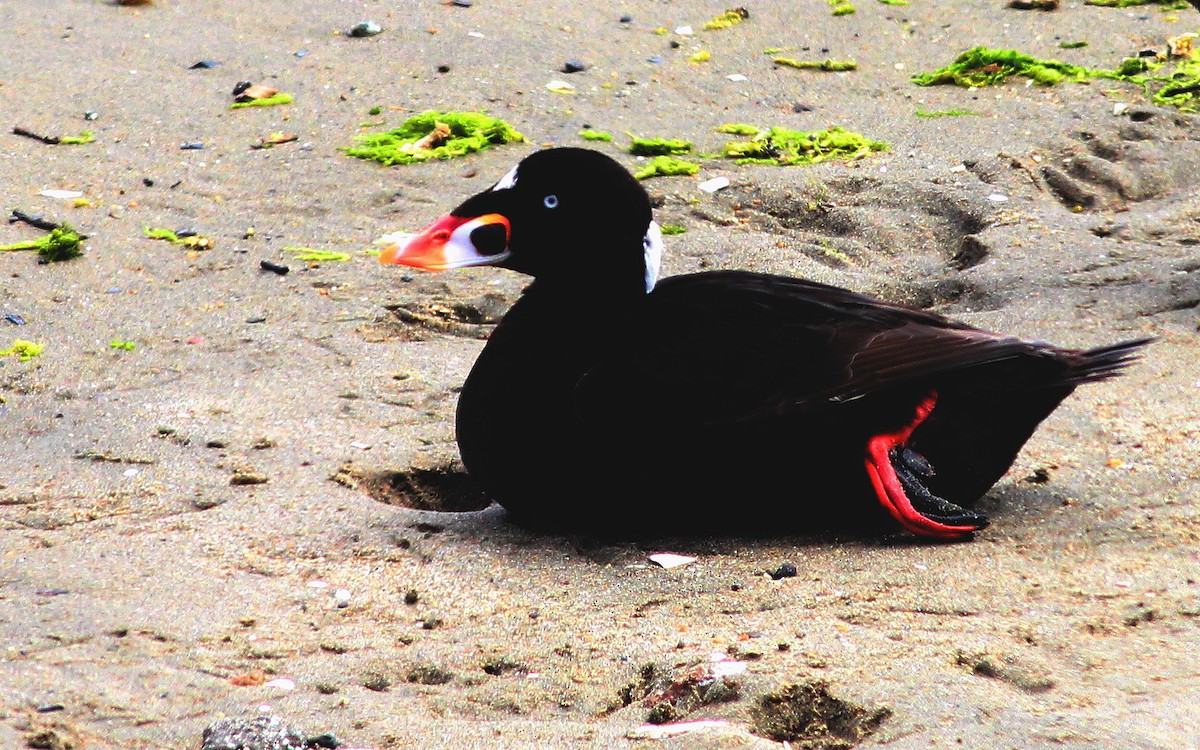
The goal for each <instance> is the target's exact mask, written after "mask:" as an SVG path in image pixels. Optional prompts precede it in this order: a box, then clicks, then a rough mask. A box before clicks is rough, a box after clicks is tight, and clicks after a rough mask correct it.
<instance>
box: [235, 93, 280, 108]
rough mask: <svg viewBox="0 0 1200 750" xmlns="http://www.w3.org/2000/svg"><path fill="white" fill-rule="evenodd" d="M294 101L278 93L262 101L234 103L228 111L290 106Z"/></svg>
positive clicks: (253, 100) (265, 97)
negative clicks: (282, 105)
mask: <svg viewBox="0 0 1200 750" xmlns="http://www.w3.org/2000/svg"><path fill="white" fill-rule="evenodd" d="M293 101H294V99H293V98H292V95H291V94H284V93H283V92H280V93H278V94H275V95H274V96H264V97H263V98H262V99H251V100H250V101H248V102H234V103H233V104H230V105H229V108H230V109H245V108H247V107H277V106H279V105H280V104H291V103H292V102H293Z"/></svg>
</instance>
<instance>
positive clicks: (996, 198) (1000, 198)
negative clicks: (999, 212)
mask: <svg viewBox="0 0 1200 750" xmlns="http://www.w3.org/2000/svg"><path fill="white" fill-rule="evenodd" d="M988 200H990V201H991V202H992V203H1003V202H1005V201H1006V200H1008V196H1007V195H1004V194H1003V193H992V194H991V195H989V196H988Z"/></svg>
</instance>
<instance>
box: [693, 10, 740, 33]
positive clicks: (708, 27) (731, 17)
mask: <svg viewBox="0 0 1200 750" xmlns="http://www.w3.org/2000/svg"><path fill="white" fill-rule="evenodd" d="M749 17H750V11H748V10H746V9H745V8H730V9H729V10H727V11H725V12H724V13H722V14H721V15H719V16H717V17H716V18H714V19H713V20H711V21H709V22H708V23H706V24H704V25H703V26H701V27H700V28H702V29H704V30H705V31H716V30H718V29H728V28H729V27H730V26H737V25H738V24H739V23H741V22H742V21H745V20H746V19H747V18H749Z"/></svg>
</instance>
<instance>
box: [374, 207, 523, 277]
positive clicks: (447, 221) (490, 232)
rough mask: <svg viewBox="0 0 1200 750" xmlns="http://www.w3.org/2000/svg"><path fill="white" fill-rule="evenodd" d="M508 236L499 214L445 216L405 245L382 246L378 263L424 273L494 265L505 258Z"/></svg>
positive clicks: (507, 229)
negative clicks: (410, 268)
mask: <svg viewBox="0 0 1200 750" xmlns="http://www.w3.org/2000/svg"><path fill="white" fill-rule="evenodd" d="M511 233H512V230H511V227H510V225H509V223H508V219H507V218H505V217H504V216H501V215H500V214H484V215H483V216H467V217H463V216H455V215H454V214H447V215H446V216H443V217H442V218H441V219H438V220H437V221H435V222H434V223H432V224H430V225H429V226H428V227H426V228H425V229H424V230H422V232H421V233H420V234H418V235H417V236H416V237H413V238H412V239H410V240H408V241H407V242H404V243H400V242H394V243H390V244H387V245H385V246H384V248H383V250H382V252H380V254H379V262H380V263H384V264H394V265H400V266H411V267H413V268H423V269H425V270H427V271H445V270H447V269H450V268H463V267H465V266H487V265H495V264H497V263H500V262H502V261H504V259H505V258H507V257H508V256H509V250H508V240H509V236H510V235H511Z"/></svg>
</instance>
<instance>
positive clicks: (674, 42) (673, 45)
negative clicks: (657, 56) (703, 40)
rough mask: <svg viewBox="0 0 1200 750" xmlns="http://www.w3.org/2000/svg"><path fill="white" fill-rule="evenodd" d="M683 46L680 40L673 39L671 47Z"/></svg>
mask: <svg viewBox="0 0 1200 750" xmlns="http://www.w3.org/2000/svg"><path fill="white" fill-rule="evenodd" d="M681 46H682V45H681V44H680V43H679V42H678V41H676V40H674V39H672V40H671V49H679V48H680V47H681Z"/></svg>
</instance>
